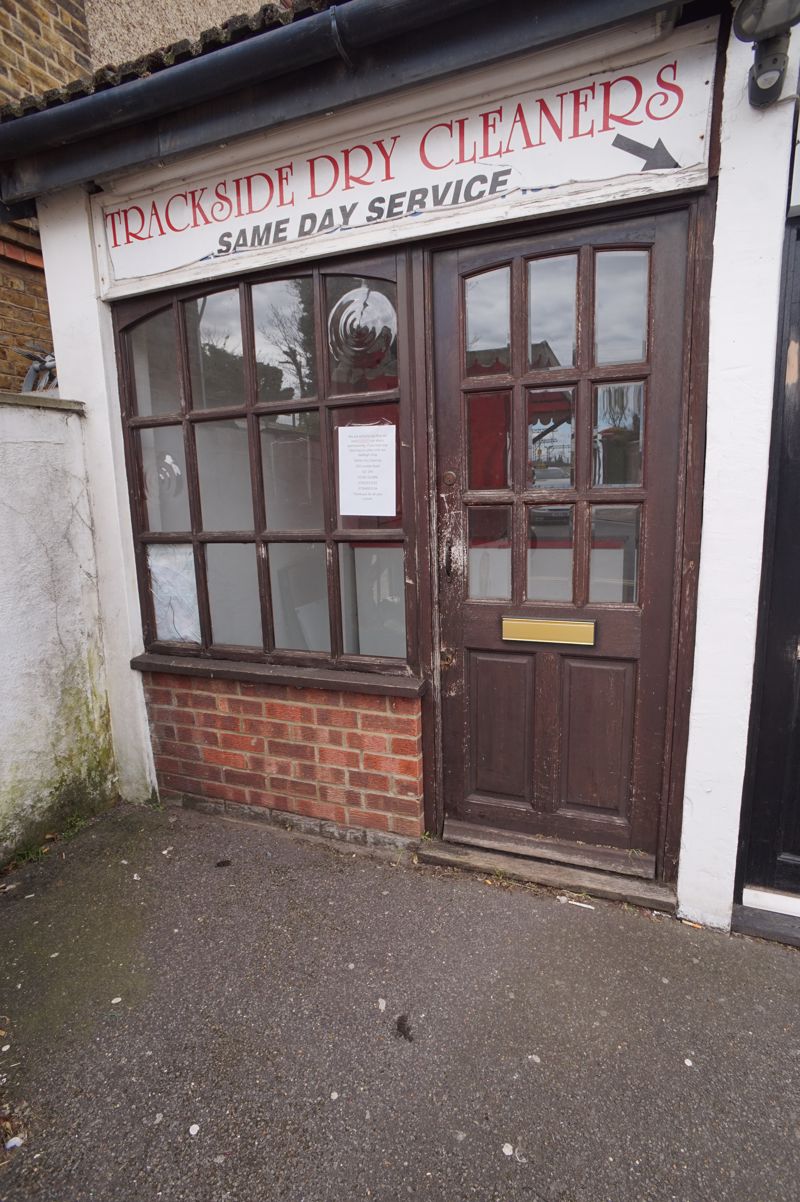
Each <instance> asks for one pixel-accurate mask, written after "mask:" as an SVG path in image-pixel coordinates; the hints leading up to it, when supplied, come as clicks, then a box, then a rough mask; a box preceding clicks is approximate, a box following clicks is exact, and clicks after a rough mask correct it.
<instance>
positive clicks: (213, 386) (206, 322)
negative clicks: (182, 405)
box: [183, 288, 244, 409]
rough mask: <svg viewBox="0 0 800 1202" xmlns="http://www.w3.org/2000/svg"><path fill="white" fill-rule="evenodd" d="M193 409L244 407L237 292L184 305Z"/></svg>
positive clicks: (224, 293)
mask: <svg viewBox="0 0 800 1202" xmlns="http://www.w3.org/2000/svg"><path fill="white" fill-rule="evenodd" d="M183 309H184V315H185V320H186V341H187V346H188V350H189V374H190V377H191V381H192V407H193V408H194V409H215V408H217V406H219V405H243V404H244V359H243V357H242V323H241V318H240V316H239V290H238V288H232V289H231V290H230V291H229V292H216V293H214V294H213V295H212V296H201V297H200V298H199V299H198V300H193V301H187V302H186V303H185V304H184V306H183Z"/></svg>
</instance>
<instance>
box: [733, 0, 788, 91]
mask: <svg viewBox="0 0 800 1202" xmlns="http://www.w3.org/2000/svg"><path fill="white" fill-rule="evenodd" d="M798 21H800V0H741V3H740V4H739V5H738V7H737V9H736V12H735V13H734V14H733V32H734V33H735V34H736V36H737V38H738V39H739V41H740V42H752V43H753V65H752V67H751V68H750V75H749V76H748V81H747V97H748V100H749V101H750V103H751V104H752V105H753V107H754V108H758V109H763V108H766V107H767V106H768V105H770V104H774V103H775V101H776V100H777V99H778V97H779V96H780V94H781V91H782V89H783V81H784V78H785V76H786V67H787V65H788V63H789V36H790V34H789V31H790V29H791V28H792V26H793V25H796V24H797V22H798Z"/></svg>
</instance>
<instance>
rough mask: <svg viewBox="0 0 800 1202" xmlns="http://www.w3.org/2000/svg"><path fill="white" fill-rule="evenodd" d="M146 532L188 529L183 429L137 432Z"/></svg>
mask: <svg viewBox="0 0 800 1202" xmlns="http://www.w3.org/2000/svg"><path fill="white" fill-rule="evenodd" d="M137 437H138V439H139V445H140V447H141V452H142V472H143V475H144V494H145V501H146V507H147V529H148V530H158V531H175V530H190V529H191V525H192V523H191V520H190V518H189V492H188V489H187V485H186V453H185V451H184V446H183V426H158V427H157V428H155V429H152V430H140V431H139V433H138V435H137Z"/></svg>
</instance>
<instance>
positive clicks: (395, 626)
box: [339, 543, 406, 659]
mask: <svg viewBox="0 0 800 1202" xmlns="http://www.w3.org/2000/svg"><path fill="white" fill-rule="evenodd" d="M403 565H404V553H403V548H402V547H398V546H396V545H390V546H376V545H375V544H374V543H340V544H339V576H340V581H341V595H342V625H343V628H344V629H343V640H344V651H345V654H346V655H387V656H392V657H395V658H398V659H405V656H406V605H405V582H404V577H405V573H404V570H403Z"/></svg>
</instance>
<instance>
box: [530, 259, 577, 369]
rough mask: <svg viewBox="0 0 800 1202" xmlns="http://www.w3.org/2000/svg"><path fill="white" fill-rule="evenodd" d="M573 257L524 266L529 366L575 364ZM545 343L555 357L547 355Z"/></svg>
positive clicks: (574, 267) (544, 260)
mask: <svg viewBox="0 0 800 1202" xmlns="http://www.w3.org/2000/svg"><path fill="white" fill-rule="evenodd" d="M577 276H578V259H577V256H576V255H561V256H559V257H558V258H555V259H539V260H538V261H536V262H533V263H529V264H528V290H529V301H528V306H529V313H530V317H529V320H530V342H531V366H532V367H557V366H560V367H571V366H572V365H573V364H574V362H575V290H576V281H577ZM541 343H546V344H547V346H548V347H549V349H550V351H552V353H553V356H554V357H555V362H553V361H551V357H550V356H549V355H548V354H547V350H546V348H543V347H540V345H539V344H541Z"/></svg>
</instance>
